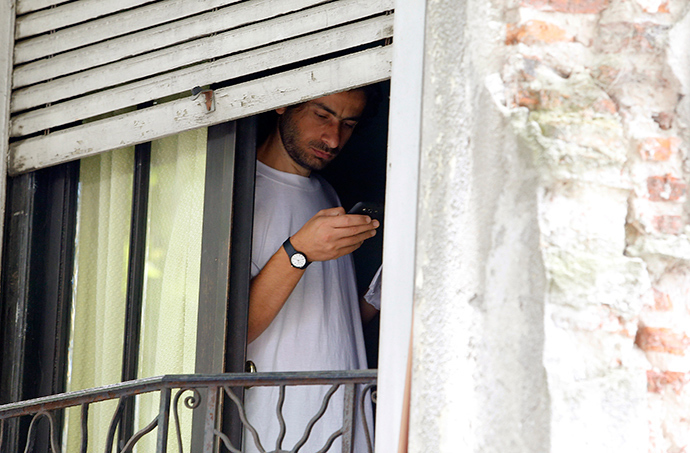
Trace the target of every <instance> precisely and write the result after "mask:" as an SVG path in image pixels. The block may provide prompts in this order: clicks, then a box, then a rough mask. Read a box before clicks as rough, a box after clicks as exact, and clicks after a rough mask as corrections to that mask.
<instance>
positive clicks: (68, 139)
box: [9, 46, 392, 174]
mask: <svg viewBox="0 0 690 453" xmlns="http://www.w3.org/2000/svg"><path fill="white" fill-rule="evenodd" d="M390 47H391V46H386V47H378V48H373V49H369V50H365V51H362V52H358V53H354V54H350V55H347V56H344V57H340V58H337V59H331V60H327V61H324V62H321V63H316V64H313V65H309V66H304V67H301V68H298V69H295V70H292V71H288V72H284V73H280V74H276V75H272V76H268V77H265V78H262V79H255V80H251V81H249V82H245V83H241V84H237V85H232V86H230V87H227V88H220V89H218V90H215V99H216V109H215V111H213V112H208V111H207V109H206V106H205V100H204V99H203V98H202V97H200V98H197V99H196V100H190V98H184V99H179V100H176V101H171V102H166V103H164V104H159V105H154V106H153V107H150V108H147V109H143V110H137V111H134V112H130V113H125V114H122V115H118V116H116V117H113V118H106V119H103V120H100V121H94V122H90V123H86V124H83V125H81V126H76V127H72V128H70V129H66V130H63V131H58V132H54V133H52V134H49V135H47V136H44V137H35V138H30V139H27V140H24V141H20V142H15V143H13V144H12V145H11V146H10V163H9V173H10V174H19V173H23V172H27V171H32V170H36V169H39V168H44V167H48V166H51V165H55V164H56V163H59V162H64V161H65V160H76V159H81V158H83V157H86V156H90V155H93V154H98V153H100V152H104V151H108V150H111V149H116V148H120V147H123V146H127V145H132V144H138V143H143V142H147V141H151V140H155V139H157V138H161V137H165V136H168V135H171V134H175V133H179V132H183V131H187V130H192V129H197V128H199V127H204V126H211V125H214V124H219V123H222V122H225V121H230V120H234V119H239V118H242V117H246V116H250V115H255V114H257V113H261V112H264V111H267V110H271V109H274V108H276V107H279V106H284V105H291V104H296V103H298V102H303V101H306V100H308V99H312V98H315V97H319V96H323V95H325V94H331V93H335V92H337V91H343V90H346V89H349V88H355V87H357V86H362V85H365V84H368V83H374V82H378V81H381V80H385V79H388V78H389V77H390V67H391V58H392V55H391V48H390ZM363 67H366V68H369V70H368V71H362V70H361V68H363ZM55 150H61V152H60V153H56V152H55ZM66 156H69V158H68V159H66Z"/></svg>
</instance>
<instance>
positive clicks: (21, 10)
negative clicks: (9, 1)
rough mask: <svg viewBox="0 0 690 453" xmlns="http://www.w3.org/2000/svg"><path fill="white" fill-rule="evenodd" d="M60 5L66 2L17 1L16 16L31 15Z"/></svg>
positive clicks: (59, 0)
mask: <svg viewBox="0 0 690 453" xmlns="http://www.w3.org/2000/svg"><path fill="white" fill-rule="evenodd" d="M60 3H66V2H65V0H17V14H26V13H31V12H33V11H38V10H39V9H44V8H49V7H51V6H54V5H59V4H60Z"/></svg>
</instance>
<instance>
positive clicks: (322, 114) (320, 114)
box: [316, 112, 328, 120]
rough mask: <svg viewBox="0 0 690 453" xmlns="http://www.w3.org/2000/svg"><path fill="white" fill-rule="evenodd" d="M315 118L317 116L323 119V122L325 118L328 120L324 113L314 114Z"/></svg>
mask: <svg viewBox="0 0 690 453" xmlns="http://www.w3.org/2000/svg"><path fill="white" fill-rule="evenodd" d="M316 116H318V117H319V118H322V119H324V120H325V119H326V118H328V116H327V115H326V114H325V113H320V112H316Z"/></svg>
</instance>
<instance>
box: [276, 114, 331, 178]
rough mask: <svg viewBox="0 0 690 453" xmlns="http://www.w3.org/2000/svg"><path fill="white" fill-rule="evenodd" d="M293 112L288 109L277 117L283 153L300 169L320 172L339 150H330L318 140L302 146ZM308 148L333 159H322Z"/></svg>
mask: <svg viewBox="0 0 690 453" xmlns="http://www.w3.org/2000/svg"><path fill="white" fill-rule="evenodd" d="M294 110H295V109H288V110H286V111H285V113H283V114H282V115H280V117H278V132H279V133H280V140H281V141H282V142H283V147H284V148H285V151H287V153H288V156H290V157H291V158H292V160H294V161H295V162H296V163H297V165H299V166H300V167H302V168H305V169H307V170H309V171H319V170H322V169H323V168H324V167H325V166H326V165H328V164H329V163H330V162H331V160H333V157H335V156H337V155H338V152H339V151H340V149H338V148H330V147H329V146H328V145H326V144H325V143H323V142H321V141H318V140H311V141H309V142H308V143H307V144H306V146H304V144H303V140H302V136H301V133H300V130H299V128H298V127H297V125H296V122H295V121H294V118H293V114H294ZM309 148H316V149H318V150H320V151H323V152H325V153H329V154H330V155H332V156H333V157H332V158H331V159H322V158H320V157H319V156H315V155H314V154H312V153H311V152H309Z"/></svg>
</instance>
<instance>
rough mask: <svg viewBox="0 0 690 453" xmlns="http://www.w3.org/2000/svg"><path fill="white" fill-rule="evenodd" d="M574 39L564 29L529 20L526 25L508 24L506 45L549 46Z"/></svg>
mask: <svg viewBox="0 0 690 453" xmlns="http://www.w3.org/2000/svg"><path fill="white" fill-rule="evenodd" d="M572 40H573V37H572V36H568V34H567V33H566V32H565V30H563V29H562V28H560V27H558V26H556V25H554V24H550V23H548V22H544V21H541V20H529V21H527V22H525V23H524V24H520V25H517V24H508V28H507V29H506V44H508V45H514V44H518V43H523V44H527V45H532V44H548V43H554V42H564V41H572Z"/></svg>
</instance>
